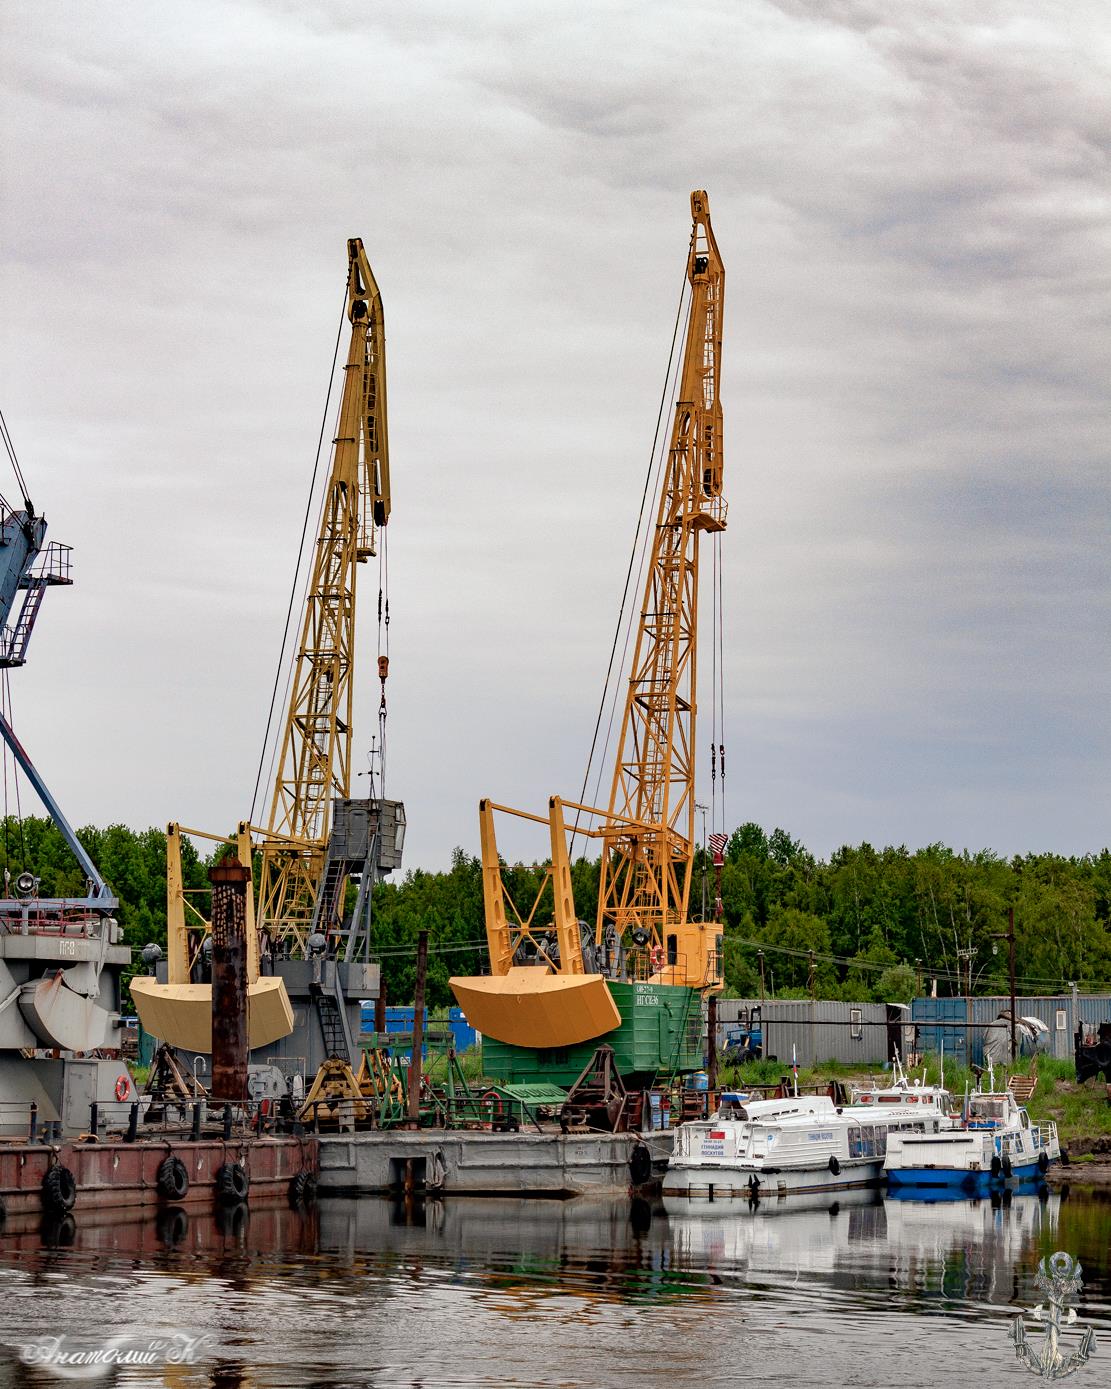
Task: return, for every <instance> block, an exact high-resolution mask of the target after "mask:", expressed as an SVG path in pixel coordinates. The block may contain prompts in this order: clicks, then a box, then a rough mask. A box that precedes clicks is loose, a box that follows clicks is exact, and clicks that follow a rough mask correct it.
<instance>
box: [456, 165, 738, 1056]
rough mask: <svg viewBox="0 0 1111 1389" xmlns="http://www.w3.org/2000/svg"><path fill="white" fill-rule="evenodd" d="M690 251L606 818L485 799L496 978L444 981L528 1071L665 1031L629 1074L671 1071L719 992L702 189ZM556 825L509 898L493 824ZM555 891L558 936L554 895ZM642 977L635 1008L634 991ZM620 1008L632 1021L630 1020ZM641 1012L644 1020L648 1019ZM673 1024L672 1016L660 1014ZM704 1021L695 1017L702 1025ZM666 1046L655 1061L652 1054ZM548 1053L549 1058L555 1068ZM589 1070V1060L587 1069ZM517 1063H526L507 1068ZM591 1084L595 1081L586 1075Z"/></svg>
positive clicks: (718, 279) (713, 450)
mask: <svg viewBox="0 0 1111 1389" xmlns="http://www.w3.org/2000/svg"><path fill="white" fill-rule="evenodd" d="M691 215H692V218H693V223H694V225H693V228H692V231H691V240H690V246H689V249H688V253H687V279H688V281H689V284H690V317H689V320H688V325H687V330H686V340H685V344H684V349H683V356H682V364H681V368H680V372H679V377H678V382H677V400H676V404H675V414H674V418H673V421H672V426H671V435H670V443H669V447H668V452H667V457H666V459H665V460H664V463H663V469H662V476H661V481H660V494H659V502H658V507H657V511H656V518H655V530H654V532H653V536H652V544H651V556H650V561H649V567H648V576H647V581H646V583H645V588H644V600H643V603H642V605H641V609H640V617H639V621H638V623H637V632H636V640H635V643H634V652H633V660H632V665H631V667H630V676H629V685H628V690H627V692H626V697H625V706H624V715H623V718H622V724H621V734H620V741H619V744H618V752H617V761H616V765H615V768H614V776H613V784H612V788H611V791H610V799H609V806H608V808H607V809H604V810H602V809H599V808H597V807H595V806H589V805H579V804H575V803H574V802H571V801H563V800H561V799H560V798H559V797H558V796H553V797H551V799H550V800H549V803H548V815H547V817H546V819H545V817H541V816H538V815H531V814H529V813H527V812H525V811H518V810H512V809H510V807H508V806H501V805H495V804H494V802H492V801H488V800H484V801H482V802H481V803H480V805H479V824H480V833H481V840H482V869H483V874H482V881H483V898H484V902H485V907H486V936H487V942H488V946H489V952H490V974H489V975H487V976H482V975H474V976H466V977H464V976H457V977H454V978H452V979H451V980H450V981H449V982H450V984H451V988H452V990H453V992H454V994H455V997H456V999H457V1000H458V1002H459V1003H460V1005H461V1006H462V1007H463V1009H464V1011H465V1012H466V1014H467V1017H468V1018H469V1019H470V1020H471V1022H472V1023H473V1024H474V1025H475V1026H476V1027H477V1028H478V1029H479V1031H480V1032H482V1033H483V1034H484V1035H485V1036H486V1037H488V1038H492V1039H494V1041H495V1042H499V1043H503V1044H505V1045H506V1046H507V1047H510V1048H521V1049H524V1050H525V1051H530V1052H535V1053H536V1056H535V1057H534V1060H533V1061H531V1062H525V1061H522V1062H521V1065H522V1066H523V1067H524V1068H525V1069H524V1071H522V1074H524V1073H525V1072H527V1071H528V1069H529V1067H530V1066H531V1067H532V1068H533V1069H532V1072H530V1073H535V1074H539V1073H543V1072H545V1071H546V1070H547V1069H550V1068H554V1067H556V1061H555V1060H554V1055H555V1051H556V1050H558V1049H562V1048H566V1047H572V1046H577V1045H581V1044H585V1043H588V1042H590V1041H597V1039H598V1038H600V1037H603V1036H605V1037H609V1036H610V1035H611V1034H612V1035H613V1036H615V1037H620V1036H621V1035H622V1030H623V1029H627V1028H631V1029H632V1031H631V1032H629V1033H628V1035H629V1036H631V1035H632V1033H633V1032H637V1031H638V1029H642V1028H645V1027H647V1029H648V1030H649V1031H651V1030H652V1029H653V1028H656V1025H657V1023H658V1024H659V1026H658V1029H657V1032H658V1035H657V1034H654V1035H655V1041H654V1042H653V1043H651V1044H650V1045H649V1046H648V1047H647V1049H646V1050H644V1051H640V1050H638V1049H637V1047H636V1046H634V1047H633V1052H635V1053H636V1057H637V1058H639V1059H637V1060H636V1061H635V1063H630V1064H632V1066H633V1070H634V1071H636V1072H638V1073H640V1072H647V1073H649V1074H651V1075H652V1076H655V1075H656V1074H657V1073H660V1072H662V1071H668V1070H674V1069H675V1066H676V1064H677V1058H678V1057H679V1055H680V1053H682V1054H683V1055H687V1056H688V1059H689V1057H690V1055H692V1054H693V1053H697V1054H698V1055H700V1052H698V1048H697V1046H693V1048H687V1044H686V1042H684V1041H683V1035H685V1033H684V1029H685V1027H686V1025H687V1023H688V1022H689V1020H690V1018H691V1017H692V1016H694V1015H695V1014H692V1007H696V1005H693V1003H692V1000H693V999H694V998H696V997H697V995H698V993H701V992H704V991H709V990H717V989H720V987H721V980H722V936H721V933H720V927H719V926H718V924H717V923H716V922H706V921H699V920H694V921H692V920H691V919H690V916H689V912H688V908H689V904H690V889H691V876H692V868H693V865H694V852H695V843H694V814H695V799H694V760H693V759H694V746H695V725H696V716H697V703H696V690H697V680H696V675H697V664H698V662H697V655H698V647H697V629H698V555H699V542H700V540H701V537H702V534H703V532H709V533H716V532H720V531H723V530H724V529H725V523H726V513H727V507H726V503H725V501H724V499H723V497H722V495H721V491H722V470H723V458H722V435H723V431H722V411H721V399H720V394H719V386H720V378H721V338H722V310H723V308H724V302H725V270H724V267H723V266H722V262H721V256H720V255H719V253H718V248H717V242H716V241H715V239H714V233H713V230H712V228H711V226H710V205H709V199H708V198H707V196H706V194H705V192H703V191H702V190H696V191H695V192H693V193H692V194H691ZM565 810H573V811H575V812H576V816H577V817H578V816H585V817H586V819H587V821H588V822H589V821H591V820H593V822H594V824H593V827H591V826H590V825H589V823H588V824H587V825H580V824H579V823H578V819H576V830H575V832H576V833H578V834H583V835H585V836H587V837H589V838H595V839H600V840H601V842H602V856H601V866H600V874H599V890H598V903H597V915H596V919H595V922H594V924H593V926H591V925H588V924H587V923H586V922H580V921H579V920H578V919H577V916H576V912H575V902H574V895H573V891H572V876H571V864H570V851H569V847H568V843H567V827H566V824H565V820H564V811H565ZM496 811H497V812H503V813H507V814H511V815H515V816H518V817H522V818H524V819H527V820H532V821H535V822H539V823H547V825H548V828H549V833H550V842H551V860H550V864H549V866H548V867H547V868H546V871H545V873H544V876H543V879H542V881H541V884H540V888H539V891H538V892H537V894H536V896H535V898H534V899H533V900H532V903H531V906H530V905H529V904H528V902H525V903H524V904H521V903H518V902H517V901H515V900H514V896H513V892H512V891H511V885H510V884H509V883H508V882H507V877H506V874H505V873H504V872H503V865H502V862H501V859H500V856H499V854H498V848H497V839H496V835H495V829H494V813H495V812H496ZM549 889H550V892H551V900H552V909H551V910H552V928H553V929H551V930H549V929H548V928H547V925H546V913H545V911H544V909H543V902H544V899H545V894H546V893H547V892H548V891H549ZM632 980H636V981H639V982H638V984H637V987H638V988H643V989H644V990H645V992H643V993H637V994H636V995H635V997H633V998H632V999H630V995H629V992H628V991H629V990H630V989H631V988H632V987H633V986H632V984H631V983H630V981H632ZM619 997H620V998H621V999H622V1001H623V1005H624V1007H625V1010H626V1014H627V1013H629V1010H630V1009H631V1010H632V1015H633V1017H634V1018H641V1019H645V1018H647V1017H648V1016H649V1014H648V1010H649V1009H655V1010H656V1013H654V1014H653V1015H652V1021H651V1022H650V1023H643V1022H641V1023H637V1022H635V1021H630V1018H629V1017H628V1016H626V1015H625V1014H623V1013H622V1011H621V1008H620V1007H619V1006H618V998H619ZM642 1009H643V1010H644V1011H643V1012H642V1011H641V1010H642ZM665 1015H666V1017H665ZM697 1015H698V1016H700V1013H698V1014H697ZM654 1047H655V1048H659V1049H660V1050H659V1053H658V1055H657V1057H656V1062H657V1063H658V1064H652V1065H647V1066H646V1065H645V1064H644V1063H645V1057H646V1056H648V1055H650V1054H651V1053H652V1050H653V1048H654ZM545 1057H547V1059H545ZM584 1059H585V1058H584ZM506 1064H516V1063H512V1062H511V1061H509V1060H507V1062H506ZM584 1074H585V1072H584Z"/></svg>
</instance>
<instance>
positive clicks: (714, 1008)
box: [706, 994, 718, 1104]
mask: <svg viewBox="0 0 1111 1389" xmlns="http://www.w3.org/2000/svg"><path fill="white" fill-rule="evenodd" d="M706 1086H707V1089H708V1090H709V1092H710V1094H711V1095H712V1094H713V1093H714V1091H715V1090H716V1089H717V1088H718V996H717V994H711V995H710V997H709V998H708V999H707V1000H706ZM711 1104H712V1101H711Z"/></svg>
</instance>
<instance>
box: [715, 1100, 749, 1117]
mask: <svg viewBox="0 0 1111 1389" xmlns="http://www.w3.org/2000/svg"><path fill="white" fill-rule="evenodd" d="M718 1118H719V1119H747V1118H748V1115H747V1114H746V1113H745V1107H744V1105H743V1104H742V1103H741V1101H740V1099H739V1098H738V1097H737V1096H736V1095H722V1097H721V1104H720V1105H719V1106H718Z"/></svg>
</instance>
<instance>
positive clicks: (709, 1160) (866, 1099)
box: [663, 1082, 953, 1200]
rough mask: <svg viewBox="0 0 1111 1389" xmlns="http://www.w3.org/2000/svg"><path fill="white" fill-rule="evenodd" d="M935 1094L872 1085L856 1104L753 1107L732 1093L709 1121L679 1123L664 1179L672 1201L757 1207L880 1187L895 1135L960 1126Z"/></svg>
mask: <svg viewBox="0 0 1111 1389" xmlns="http://www.w3.org/2000/svg"><path fill="white" fill-rule="evenodd" d="M951 1106H952V1101H951V1099H950V1097H949V1095H948V1093H947V1092H945V1091H944V1090H941V1089H939V1088H936V1087H926V1086H911V1085H907V1084H906V1083H905V1082H903V1083H901V1084H900V1085H898V1086H895V1087H880V1086H877V1087H874V1088H872V1089H870V1090H866V1091H864V1092H861V1093H858V1094H857V1095H856V1096H855V1102H854V1103H853V1104H851V1105H842V1106H839V1105H837V1104H836V1103H835V1102H834V1101H833V1100H832V1099H831V1098H830V1097H829V1096H828V1095H792V1096H789V1097H787V1098H786V1099H777V1100H754V1099H749V1098H748V1096H746V1095H744V1094H741V1093H738V1092H735V1091H725V1092H724V1093H723V1094H722V1096H721V1103H720V1105H719V1107H718V1109H717V1111H716V1113H714V1114H713V1115H711V1117H710V1118H709V1119H708V1120H699V1121H694V1122H689V1123H686V1124H682V1125H680V1127H679V1129H678V1130H677V1132H676V1135H675V1147H674V1150H673V1152H672V1155H671V1158H670V1160H669V1161H668V1165H667V1172H666V1173H665V1175H664V1182H663V1190H664V1195H665V1196H668V1195H671V1196H687V1197H690V1198H695V1199H704V1198H709V1199H711V1200H716V1199H717V1198H718V1197H732V1196H744V1197H747V1198H749V1199H759V1198H768V1197H773V1196H774V1197H782V1196H788V1195H790V1194H792V1193H798V1192H818V1191H842V1190H845V1189H847V1188H852V1187H865V1186H874V1185H876V1184H878V1182H879V1181H880V1179H881V1173H882V1169H883V1160H884V1154H885V1153H886V1150H887V1139H888V1134H889V1132H891V1131H892V1130H899V1131H904V1132H917V1133H925V1132H931V1133H936V1132H937V1131H938V1130H939V1129H941V1128H943V1127H947V1126H948V1125H949V1124H951V1123H952V1122H953V1121H952V1119H951V1118H950V1109H951Z"/></svg>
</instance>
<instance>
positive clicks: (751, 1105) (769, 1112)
mask: <svg viewBox="0 0 1111 1389" xmlns="http://www.w3.org/2000/svg"><path fill="white" fill-rule="evenodd" d="M732 1102H733V1103H734V1104H739V1105H740V1107H741V1108H742V1109H743V1111H744V1113H745V1115H746V1116H747V1117H748V1118H749V1119H750V1120H752V1121H753V1122H754V1123H767V1122H769V1121H772V1120H774V1121H775V1122H777V1123H781V1122H782V1121H783V1120H784V1119H808V1118H810V1117H811V1115H820V1116H822V1117H823V1118H829V1117H830V1116H835V1115H836V1114H837V1106H836V1105H835V1104H834V1103H833V1101H832V1100H831V1099H830V1097H829V1096H828V1095H789V1096H788V1097H787V1098H786V1099H782V1100H741V1099H740V1098H739V1097H737V1098H734V1099H733V1101H732Z"/></svg>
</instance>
